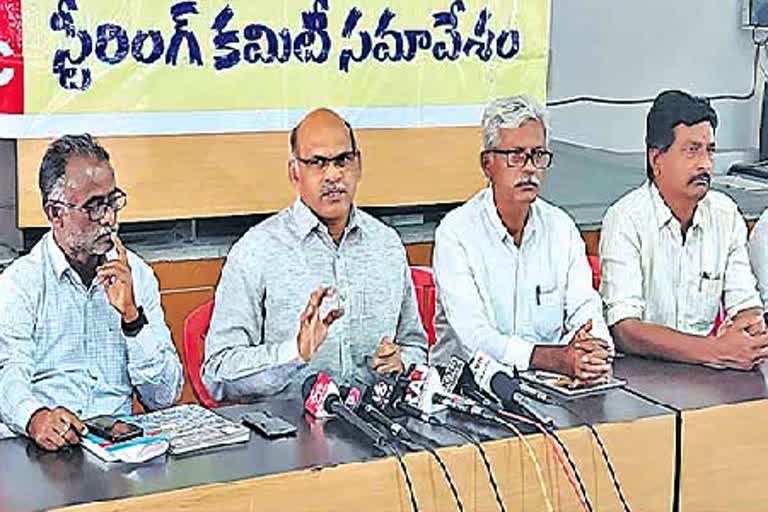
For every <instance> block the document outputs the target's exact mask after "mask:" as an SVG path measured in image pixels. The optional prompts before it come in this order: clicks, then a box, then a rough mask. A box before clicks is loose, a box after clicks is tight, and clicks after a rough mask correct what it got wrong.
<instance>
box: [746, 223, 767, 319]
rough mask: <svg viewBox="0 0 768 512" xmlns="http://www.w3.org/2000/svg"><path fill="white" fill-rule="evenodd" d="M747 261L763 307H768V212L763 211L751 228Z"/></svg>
mask: <svg viewBox="0 0 768 512" xmlns="http://www.w3.org/2000/svg"><path fill="white" fill-rule="evenodd" d="M749 261H750V263H751V264H752V271H753V272H754V273H755V277H757V289H758V291H759V292H760V299H761V300H762V302H763V307H766V306H768V210H765V211H764V212H763V214H762V215H760V218H759V219H758V221H757V224H755V227H754V228H752V234H751V235H750V237H749Z"/></svg>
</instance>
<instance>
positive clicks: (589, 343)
mask: <svg viewBox="0 0 768 512" xmlns="http://www.w3.org/2000/svg"><path fill="white" fill-rule="evenodd" d="M573 346H574V348H576V349H577V350H580V351H581V352H586V353H592V352H596V353H597V354H598V355H599V357H608V356H609V355H610V345H609V344H608V342H606V341H603V340H601V339H597V338H587V339H585V340H579V341H574V342H573Z"/></svg>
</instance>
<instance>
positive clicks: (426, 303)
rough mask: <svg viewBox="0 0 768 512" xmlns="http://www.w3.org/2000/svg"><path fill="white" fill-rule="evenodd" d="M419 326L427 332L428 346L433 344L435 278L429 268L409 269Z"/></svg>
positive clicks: (414, 267) (413, 267)
mask: <svg viewBox="0 0 768 512" xmlns="http://www.w3.org/2000/svg"><path fill="white" fill-rule="evenodd" d="M411 279H412V280H413V287H414V289H415V290H416V302H417V303H418V305H419V316H420V317H421V324H422V325H423V326H424V330H425V331H426V332H427V342H428V343H429V346H430V347H431V346H432V345H434V344H435V340H436V338H435V278H434V275H433V273H432V269H431V268H430V267H416V266H412V267H411Z"/></svg>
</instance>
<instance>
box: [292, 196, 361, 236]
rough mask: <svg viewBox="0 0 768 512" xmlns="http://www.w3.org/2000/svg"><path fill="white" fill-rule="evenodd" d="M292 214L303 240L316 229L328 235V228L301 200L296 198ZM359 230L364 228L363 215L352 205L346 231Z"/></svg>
mask: <svg viewBox="0 0 768 512" xmlns="http://www.w3.org/2000/svg"><path fill="white" fill-rule="evenodd" d="M291 214H292V215H293V219H294V222H295V223H296V227H297V228H298V230H299V237H300V238H301V239H302V240H303V239H304V238H306V237H307V236H309V234H310V233H312V231H314V230H315V229H320V230H323V231H325V232H326V233H327V232H328V228H327V227H326V226H325V224H323V223H322V222H320V219H319V218H318V217H317V215H315V212H313V211H312V210H311V209H310V208H309V207H308V206H307V205H306V204H305V203H304V201H302V200H301V198H296V200H295V201H294V202H293V205H292V206H291ZM357 228H362V226H361V215H360V214H359V213H358V211H357V207H356V206H355V205H352V209H351V210H350V212H349V222H348V223H347V227H346V228H345V230H344V231H345V232H347V233H349V232H351V231H352V230H355V229H357Z"/></svg>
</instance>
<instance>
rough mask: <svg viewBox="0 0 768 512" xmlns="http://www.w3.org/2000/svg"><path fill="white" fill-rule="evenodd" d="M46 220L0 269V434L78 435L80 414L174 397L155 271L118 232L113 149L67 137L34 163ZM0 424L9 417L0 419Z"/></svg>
mask: <svg viewBox="0 0 768 512" xmlns="http://www.w3.org/2000/svg"><path fill="white" fill-rule="evenodd" d="M39 183H40V192H41V193H42V200H43V208H44V210H45V214H46V216H47V218H48V222H49V224H50V226H51V230H50V231H49V232H48V233H46V234H45V235H44V236H43V238H42V239H41V240H40V242H38V243H37V245H35V246H34V247H33V248H32V250H31V251H30V253H29V254H28V255H26V256H24V257H22V258H19V259H18V260H16V261H15V262H14V263H13V264H12V265H11V266H10V267H8V268H7V269H6V270H5V272H3V273H2V274H0V396H2V397H3V398H2V399H1V400H0V436H2V435H3V434H5V435H8V428H10V430H11V431H12V432H14V433H16V434H21V435H28V436H29V437H31V438H32V439H33V440H34V441H35V442H36V443H37V444H38V445H39V446H41V447H43V448H45V449H48V450H57V449H59V448H62V447H64V446H66V445H71V444H76V443H78V442H79V440H80V436H81V435H82V434H83V432H84V427H83V424H82V423H81V420H80V419H81V418H89V417H92V416H97V415H102V414H114V415H119V414H130V413H131V405H132V393H133V390H134V389H136V390H137V391H138V393H139V396H140V398H141V400H142V402H143V403H144V405H146V406H147V407H149V408H161V407H167V406H169V405H172V404H173V403H174V402H175V401H176V399H177V397H178V395H179V393H180V391H181V385H182V380H183V376H182V369H181V364H180V362H179V358H178V355H177V354H176V350H175V348H174V346H173V343H172V341H171V335H170V332H169V330H168V328H167V326H166V324H165V319H164V317H163V310H162V309H161V307H160V294H159V291H158V284H157V279H156V278H155V276H154V274H153V273H152V269H151V268H150V267H149V266H148V265H147V264H146V263H144V262H143V261H142V260H141V259H140V258H139V257H138V256H136V255H135V254H133V253H132V252H129V251H128V250H126V249H125V247H124V246H123V244H122V243H121V241H120V239H119V238H118V236H117V212H118V211H119V210H121V209H122V208H123V207H125V205H126V195H125V192H123V191H122V190H120V189H119V188H117V187H116V185H115V173H114V170H113V169H112V166H111V165H110V161H109V154H108V153H107V151H106V150H105V149H104V148H103V147H101V146H100V145H99V144H98V143H97V142H96V141H95V140H93V139H92V138H91V137H90V136H89V135H65V136H63V137H61V138H59V139H57V140H55V141H54V142H53V143H51V145H50V146H49V147H48V150H47V151H46V153H45V156H44V157H43V161H42V164H41V165H40V175H39ZM3 424H4V425H3Z"/></svg>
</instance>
